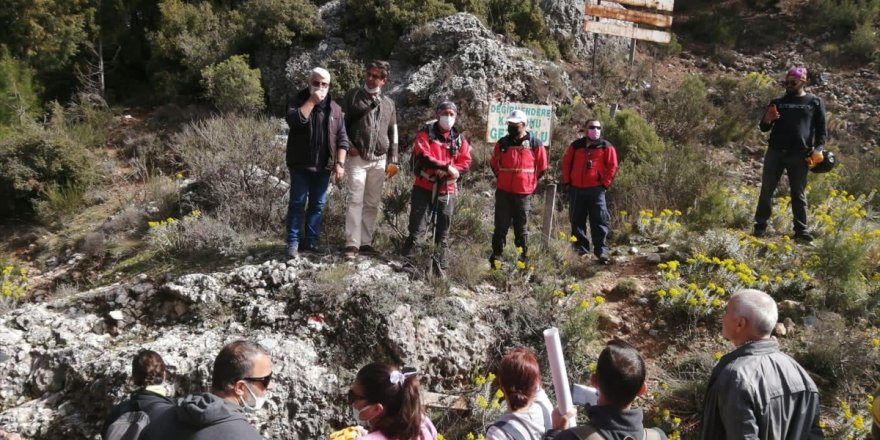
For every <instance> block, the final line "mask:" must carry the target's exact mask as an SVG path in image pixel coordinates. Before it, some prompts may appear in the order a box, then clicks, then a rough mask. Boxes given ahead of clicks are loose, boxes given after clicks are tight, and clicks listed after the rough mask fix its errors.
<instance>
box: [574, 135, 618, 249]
mask: <svg viewBox="0 0 880 440" xmlns="http://www.w3.org/2000/svg"><path fill="white" fill-rule="evenodd" d="M584 134H585V136H584V137H582V138H580V139H578V140H576V141H574V142H572V143H571V145H569V146H568V148H566V150H565V154H563V156H562V183H563V185H565V187H566V188H567V189H568V203H569V207H568V211H569V216H570V217H569V218H570V220H571V235H572V236H573V237H575V241H574V242H573V243H572V246H573V247H574V250H575V252H577V253H578V254H579V255H582V256H583V255H587V254H588V253H589V252H590V239H589V238H587V233H586V232H587V231H586V230H587V220H588V219H589V221H590V237H591V238H592V242H593V243H592V245H593V254H594V255H596V258H597V259H598V260H599V263H601V264H608V263H609V262H610V261H611V260H610V256H609V249H608V243H607V238H608V223H609V222H610V221H611V215H610V214H609V213H608V206H607V205H606V203H605V192H606V191H608V188H610V187H611V182H612V181H613V180H614V176H615V175H616V174H617V150H615V149H614V145H611V142H608V141H607V140H605V139H604V138H602V124H601V123H600V122H599V121H598V120H596V119H590V120H587V128H586V131H585V133H584Z"/></svg>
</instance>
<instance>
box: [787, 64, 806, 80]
mask: <svg viewBox="0 0 880 440" xmlns="http://www.w3.org/2000/svg"><path fill="white" fill-rule="evenodd" d="M785 77H786V78H789V77H791V78H797V79H803V80H806V79H807V68H806V67H792V68H791V69H790V70H789V71H788V73H786V74H785Z"/></svg>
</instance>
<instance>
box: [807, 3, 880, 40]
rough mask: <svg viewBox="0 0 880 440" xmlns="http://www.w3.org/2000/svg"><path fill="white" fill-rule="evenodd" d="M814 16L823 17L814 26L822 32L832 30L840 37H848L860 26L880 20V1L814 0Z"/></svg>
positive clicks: (812, 5) (811, 6)
mask: <svg viewBox="0 0 880 440" xmlns="http://www.w3.org/2000/svg"><path fill="white" fill-rule="evenodd" d="M810 8H811V9H812V11H813V12H812V14H811V15H814V16H816V17H822V20H820V21H819V22H814V26H815V28H816V29H817V30H820V31H821V32H827V31H828V30H831V31H832V32H833V33H835V34H836V35H838V36H841V37H843V36H848V35H849V34H850V33H851V32H852V31H854V30H855V29H856V28H857V27H858V26H859V25H861V24H864V23H871V22H873V21H875V20H877V19H878V18H880V1H877V0H812V1H811V2H810Z"/></svg>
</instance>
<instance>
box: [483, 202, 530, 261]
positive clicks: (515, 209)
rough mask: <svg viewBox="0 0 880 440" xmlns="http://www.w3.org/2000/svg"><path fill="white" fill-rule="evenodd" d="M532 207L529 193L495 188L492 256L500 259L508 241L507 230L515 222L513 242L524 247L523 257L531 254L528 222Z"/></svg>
mask: <svg viewBox="0 0 880 440" xmlns="http://www.w3.org/2000/svg"><path fill="white" fill-rule="evenodd" d="M531 209H532V204H531V197H530V195H529V194H513V193H509V192H507V191H502V190H500V189H497V190H495V232H493V233H492V258H494V259H500V258H501V254H502V253H503V252H504V243H505V242H506V241H507V231H508V230H509V229H510V224H511V222H512V223H513V243H514V244H515V245H516V247H519V248H522V251H523V252H522V255H521V258H523V259H524V258H525V257H526V256H527V255H528V254H529V246H528V238H529V233H528V224H529V210H531Z"/></svg>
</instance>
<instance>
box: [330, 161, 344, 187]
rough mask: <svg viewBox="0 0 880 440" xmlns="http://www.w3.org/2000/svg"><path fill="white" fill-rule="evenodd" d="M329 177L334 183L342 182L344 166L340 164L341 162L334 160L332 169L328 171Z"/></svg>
mask: <svg viewBox="0 0 880 440" xmlns="http://www.w3.org/2000/svg"><path fill="white" fill-rule="evenodd" d="M330 177H332V178H333V180H334V181H335V182H336V183H342V179H343V178H344V177H345V167H344V166H342V164H341V163H339V162H336V165H333V171H332V172H331V173H330Z"/></svg>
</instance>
